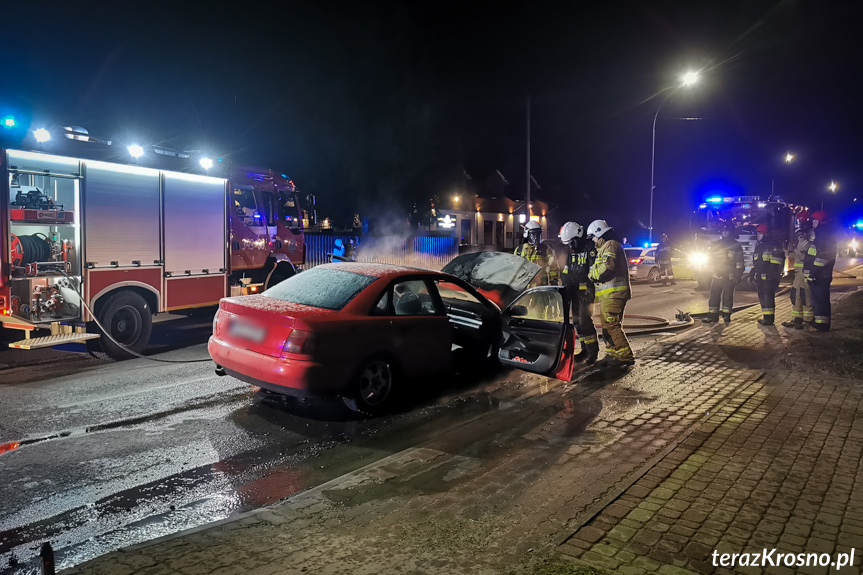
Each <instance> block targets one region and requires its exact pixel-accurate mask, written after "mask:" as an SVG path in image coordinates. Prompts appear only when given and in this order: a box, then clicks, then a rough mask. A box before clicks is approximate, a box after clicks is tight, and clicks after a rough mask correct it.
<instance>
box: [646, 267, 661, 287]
mask: <svg viewBox="0 0 863 575" xmlns="http://www.w3.org/2000/svg"><path fill="white" fill-rule="evenodd" d="M647 281H649V282H650V283H652V284H655V283H656V282H658V281H659V268H650V271H649V272H647Z"/></svg>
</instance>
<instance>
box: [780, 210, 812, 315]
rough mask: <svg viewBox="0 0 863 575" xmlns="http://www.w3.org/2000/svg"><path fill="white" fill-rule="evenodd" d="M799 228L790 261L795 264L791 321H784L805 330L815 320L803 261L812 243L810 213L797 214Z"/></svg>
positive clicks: (792, 283)
mask: <svg viewBox="0 0 863 575" xmlns="http://www.w3.org/2000/svg"><path fill="white" fill-rule="evenodd" d="M797 224H798V227H797V229H796V230H794V235H795V236H796V240H795V244H794V247H793V248H791V249H790V250H789V259H791V260H792V261H793V262H794V278H793V279H792V280H791V306H792V309H791V321H783V322H782V325H783V326H785V327H793V328H794V329H803V328H804V324H811V323H812V320H813V318H814V315H813V313H812V290H811V289H810V287H809V282H807V281H806V278H805V277H803V260H804V259H805V258H806V254H807V252H808V251H809V245H810V244H811V243H812V242H811V240H810V238H809V234H810V232H811V231H812V224H811V222H810V220H809V212H807V211H805V210H803V211H801V212H800V213H798V214H797Z"/></svg>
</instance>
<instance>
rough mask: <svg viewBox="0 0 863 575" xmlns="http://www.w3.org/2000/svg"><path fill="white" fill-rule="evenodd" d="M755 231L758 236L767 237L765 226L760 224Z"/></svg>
mask: <svg viewBox="0 0 863 575" xmlns="http://www.w3.org/2000/svg"><path fill="white" fill-rule="evenodd" d="M755 231H756V232H758V233H759V234H764V235H765V236H766V235H767V224H761V225H760V226H758V227H757V228H755Z"/></svg>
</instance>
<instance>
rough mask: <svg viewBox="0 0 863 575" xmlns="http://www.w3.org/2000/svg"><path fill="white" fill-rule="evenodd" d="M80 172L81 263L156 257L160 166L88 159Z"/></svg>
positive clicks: (118, 263) (146, 261)
mask: <svg viewBox="0 0 863 575" xmlns="http://www.w3.org/2000/svg"><path fill="white" fill-rule="evenodd" d="M84 175H85V179H84V194H83V197H84V198H85V201H84V206H83V208H84V220H83V223H84V238H85V246H86V250H85V253H84V261H85V265H86V266H87V267H88V268H107V267H133V266H139V265H153V263H154V262H160V260H161V259H162V258H161V256H160V253H159V251H160V250H159V247H160V245H161V242H160V237H159V236H160V230H159V222H160V220H161V217H160V216H161V214H160V211H161V206H160V197H159V196H160V177H159V171H158V170H152V169H148V168H139V167H137V166H123V165H118V164H106V163H103V162H91V161H87V162H86V165H85V174H84ZM190 225H194V224H190Z"/></svg>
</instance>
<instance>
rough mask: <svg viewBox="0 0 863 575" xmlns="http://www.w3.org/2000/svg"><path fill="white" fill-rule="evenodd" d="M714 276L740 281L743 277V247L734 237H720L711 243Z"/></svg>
mask: <svg viewBox="0 0 863 575" xmlns="http://www.w3.org/2000/svg"><path fill="white" fill-rule="evenodd" d="M709 255H710V263H711V265H712V266H713V276H714V277H717V278H722V279H727V280H732V281H735V282H739V281H740V279H741V278H742V277H743V270H744V265H743V248H742V247H741V246H740V244H739V243H738V242H737V240H736V239H735V238H734V237H731V236H729V237H727V238H719V239H718V240H716V241H715V242H713V243H712V244H710V253H709Z"/></svg>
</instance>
